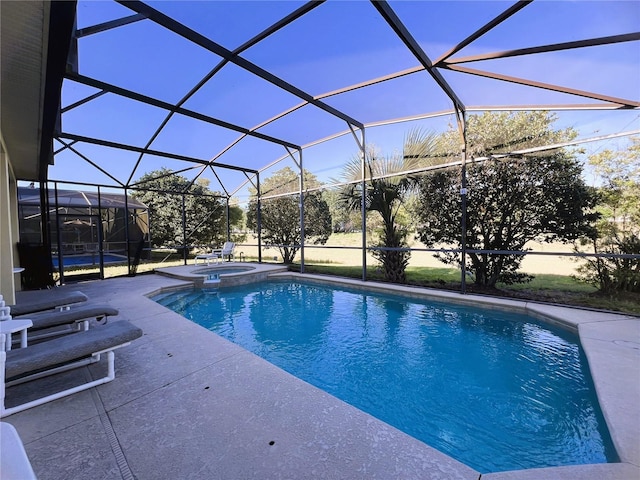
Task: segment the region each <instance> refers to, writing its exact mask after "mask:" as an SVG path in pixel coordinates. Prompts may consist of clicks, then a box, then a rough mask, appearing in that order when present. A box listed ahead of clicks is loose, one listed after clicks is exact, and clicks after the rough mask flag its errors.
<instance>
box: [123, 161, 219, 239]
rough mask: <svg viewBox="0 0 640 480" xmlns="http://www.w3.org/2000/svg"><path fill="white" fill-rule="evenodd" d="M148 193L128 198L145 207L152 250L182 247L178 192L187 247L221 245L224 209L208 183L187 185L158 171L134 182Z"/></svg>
mask: <svg viewBox="0 0 640 480" xmlns="http://www.w3.org/2000/svg"><path fill="white" fill-rule="evenodd" d="M138 181H139V182H140V183H141V184H142V185H143V186H144V187H145V188H148V189H149V190H138V191H135V192H134V193H133V194H132V196H133V197H135V198H137V199H138V200H140V201H141V202H143V203H144V204H146V205H147V206H148V207H149V217H150V230H151V241H152V244H153V245H154V246H156V247H159V246H166V245H170V246H175V245H182V244H183V241H184V235H183V229H182V197H183V195H182V193H185V195H184V205H185V213H186V236H187V244H188V245H192V244H206V245H209V244H211V245H221V244H222V242H224V241H225V240H226V217H225V207H224V204H223V201H222V199H221V198H220V197H218V196H215V192H211V191H210V190H209V188H208V181H206V180H202V181H199V182H197V183H194V184H193V185H191V181H190V180H189V179H187V178H186V177H183V176H181V175H174V174H171V170H169V169H167V168H161V169H160V170H154V171H151V172H148V173H145V174H144V175H143V176H142V177H140V179H139V180H138Z"/></svg>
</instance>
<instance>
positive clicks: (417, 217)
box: [135, 112, 640, 293]
mask: <svg viewBox="0 0 640 480" xmlns="http://www.w3.org/2000/svg"><path fill="white" fill-rule="evenodd" d="M555 121H556V118H555V116H554V115H553V114H550V113H548V112H518V113H485V114H483V115H471V116H469V117H468V119H467V122H466V138H467V143H466V146H467V152H466V158H467V163H466V167H465V168H464V172H463V168H462V167H461V162H460V160H461V154H460V144H461V141H460V134H459V133H458V129H457V127H456V126H454V125H451V126H450V127H449V129H448V130H447V131H446V132H444V133H442V134H435V133H433V132H426V131H422V130H412V131H410V132H409V133H408V134H407V135H406V137H405V141H404V146H403V151H402V152H398V153H394V154H390V155H385V154H383V153H381V152H380V151H378V150H377V149H376V148H375V147H369V148H368V149H367V151H366V152H365V153H364V166H365V177H366V182H365V183H364V186H363V183H362V181H361V177H362V164H363V162H362V159H361V157H360V155H356V156H354V157H353V158H352V159H351V160H350V161H348V162H347V163H346V165H345V167H344V169H343V172H342V178H340V179H333V181H332V183H333V184H340V185H342V186H341V187H338V188H335V187H333V188H327V189H322V188H320V187H322V184H321V182H320V181H319V180H318V179H317V177H315V176H314V175H313V174H311V173H310V172H307V171H304V173H303V174H304V185H305V192H304V193H303V195H302V204H303V210H304V239H305V243H306V244H324V243H326V241H327V240H328V238H329V236H330V235H331V234H332V233H334V232H340V231H350V230H354V229H355V230H357V229H359V228H361V225H362V221H361V210H362V205H363V203H364V208H365V213H366V215H367V217H366V224H367V227H368V233H369V236H368V238H370V239H371V240H370V244H369V245H368V247H370V248H372V250H371V252H372V255H373V257H374V258H375V259H376V260H377V261H378V262H379V264H380V268H381V270H382V271H383V272H384V275H385V278H386V279H387V280H388V281H391V282H397V283H404V282H405V281H406V274H405V270H406V268H407V266H408V264H409V259H410V257H411V252H410V251H409V249H408V247H409V240H410V239H411V238H412V236H413V238H414V239H415V240H418V241H420V242H421V243H422V244H423V245H424V246H425V247H426V248H430V249H443V251H441V252H438V253H436V254H435V256H436V257H437V258H438V259H439V260H440V261H442V262H443V263H445V264H449V265H453V266H456V267H457V268H462V267H463V265H462V264H461V255H460V251H459V250H460V249H459V245H461V239H462V233H461V232H462V227H463V225H464V231H465V236H464V238H465V247H466V251H467V253H466V258H465V265H464V267H465V269H466V270H467V271H468V272H470V273H471V276H472V278H473V281H474V283H475V284H476V285H478V286H483V287H495V286H496V284H497V283H498V282H500V283H505V284H513V283H523V282H527V281H529V280H531V278H532V277H531V276H530V275H528V274H525V273H523V272H522V271H521V270H520V266H521V263H522V260H523V259H524V252H526V251H528V250H529V248H528V247H527V244H528V243H529V242H532V241H536V242H563V243H572V244H573V245H574V249H575V252H576V253H578V252H579V249H580V250H581V251H584V250H585V249H587V250H592V251H593V253H606V254H610V255H611V256H609V257H587V258H586V261H585V262H584V263H583V264H582V265H581V266H580V267H578V268H577V276H578V277H579V278H580V279H582V280H584V281H586V282H588V283H591V284H593V285H595V286H596V287H598V288H599V289H600V290H601V291H604V292H608V293H611V292H616V291H630V292H640V260H639V259H638V258H633V257H632V255H638V254H640V139H638V138H632V139H631V145H630V147H628V148H626V149H624V150H621V151H612V150H603V151H600V152H599V153H597V154H594V155H592V156H590V157H589V158H588V162H587V163H588V165H589V166H590V167H591V168H592V169H593V170H594V172H595V173H596V174H597V176H598V178H600V179H601V181H600V184H599V185H598V186H596V187H592V186H588V185H587V184H586V182H585V181H584V175H583V169H584V166H583V164H582V162H581V161H580V160H579V154H580V153H581V152H580V151H579V150H577V149H575V148H566V147H557V148H553V149H549V148H548V146H550V145H558V144H562V143H565V142H569V141H571V140H573V139H574V138H575V137H576V135H577V132H576V131H575V130H574V129H572V128H566V129H556V128H554V126H553V124H554V122H555ZM164 173H166V171H165V172H164ZM463 174H464V180H465V182H466V188H465V189H464V190H463V189H462V188H461V187H462V182H463V178H462V175H463ZM146 177H147V178H146V180H147V184H152V185H154V187H158V188H156V189H157V190H162V189H163V188H165V187H167V185H166V183H167V182H177V183H178V184H177V186H178V187H179V188H182V189H183V191H187V192H190V193H194V195H190V196H189V208H188V209H187V211H188V212H189V213H188V215H190V217H189V219H188V221H187V222H186V225H187V226H189V228H190V230H189V233H188V237H189V239H190V240H193V241H195V242H196V243H203V244H209V243H213V244H219V243H220V242H222V241H224V240H225V239H226V238H223V237H225V234H226V232H225V231H222V230H221V227H220V226H221V225H224V227H225V229H226V222H221V221H220V218H221V217H222V215H223V212H224V205H223V203H222V200H221V198H220V197H216V196H215V194H212V192H209V191H208V188H207V184H206V183H204V182H200V183H195V184H191V183H190V182H189V181H188V180H187V179H185V178H183V177H180V176H175V175H174V176H173V177H169V176H163V175H162V174H159V172H151V173H149V174H147V176H146ZM175 177H177V180H176V179H175ZM154 178H158V179H159V180H154ZM170 178H173V179H171V180H170ZM170 186H171V187H172V188H173V187H176V185H170ZM298 189H299V177H298V174H297V173H296V172H294V171H293V170H292V169H290V168H288V167H286V168H284V169H282V170H279V171H277V172H275V173H274V174H273V175H272V176H271V177H269V178H267V179H265V180H264V181H263V182H262V184H261V202H260V225H261V234H262V240H263V242H264V245H265V246H266V247H270V246H273V247H274V248H277V249H278V250H279V252H280V254H281V256H282V258H283V261H284V263H287V264H289V263H292V262H293V261H294V259H295V256H296V254H297V253H298V250H299V245H300V243H301V235H302V231H301V228H300V198H299V192H298ZM307 190H308V191H307ZM203 193H204V195H203ZM252 193H253V194H254V195H253V196H252V199H251V200H250V202H249V204H248V207H247V210H246V212H245V216H246V217H245V219H244V221H245V222H246V227H247V228H249V229H250V230H253V231H256V230H257V226H258V199H257V197H256V196H255V194H256V192H255V191H253V192H252ZM135 196H137V197H138V198H139V199H140V200H141V201H143V202H144V203H146V204H147V205H148V206H149V208H150V216H151V226H152V232H153V237H152V238H153V241H154V243H155V244H158V245H159V244H166V243H167V242H175V243H176V244H181V243H182V235H183V234H182V228H181V222H179V221H178V220H179V219H177V218H176V214H175V207H176V204H175V202H176V200H175V198H174V199H173V200H171V202H173V207H172V206H171V205H170V201H169V200H167V199H166V198H164V197H165V195H158V194H157V193H156V194H142V193H141V194H136V195H135ZM180 202H182V200H181V199H180ZM172 208H173V209H174V210H173V212H174V213H171V212H172ZM242 222H243V218H242V211H240V209H239V208H238V207H235V209H234V210H233V215H232V220H231V222H230V223H231V225H236V226H240V225H241V224H242ZM194 226H195V228H194ZM188 243H189V242H188ZM445 249H454V251H449V252H447V251H444V250H445ZM495 252H499V253H495ZM510 252H517V253H510Z"/></svg>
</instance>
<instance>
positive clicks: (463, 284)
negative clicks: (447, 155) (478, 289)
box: [456, 109, 467, 295]
mask: <svg viewBox="0 0 640 480" xmlns="http://www.w3.org/2000/svg"><path fill="white" fill-rule="evenodd" d="M456 117H457V120H458V132H459V133H460V137H461V145H460V149H461V158H460V160H461V164H462V167H461V171H460V199H461V206H460V208H461V219H460V242H461V248H460V250H461V254H460V255H461V261H460V263H461V265H460V271H461V274H460V275H461V276H460V293H462V294H463V295H464V294H465V293H467V126H466V121H465V120H466V119H465V113H464V112H461V111H459V110H457V109H456Z"/></svg>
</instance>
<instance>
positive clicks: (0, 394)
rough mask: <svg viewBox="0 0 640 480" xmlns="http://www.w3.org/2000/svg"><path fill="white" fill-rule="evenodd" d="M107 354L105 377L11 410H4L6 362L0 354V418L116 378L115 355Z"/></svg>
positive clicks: (3, 353) (4, 356)
mask: <svg viewBox="0 0 640 480" xmlns="http://www.w3.org/2000/svg"><path fill="white" fill-rule="evenodd" d="M106 353H107V375H106V376H104V377H102V378H99V379H98V380H94V381H92V382H89V383H83V384H82V385H78V386H77V387H73V388H69V389H68V390H64V391H62V392H58V393H53V394H51V395H48V396H46V397H42V398H38V399H37V400H33V401H31V402H27V403H23V404H22V405H17V406H15V407H11V408H5V406H4V400H5V386H4V385H5V384H4V375H5V374H4V363H5V360H6V353H5V352H2V353H0V363H1V364H2V373H0V380H2V386H0V389H1V390H0V398H1V399H2V403H1V405H0V418H1V417H7V416H9V415H13V414H14V413H18V412H22V411H23V410H27V409H29V408H33V407H37V406H39V405H43V404H45V403H47V402H52V401H53V400H58V399H59V398H64V397H67V396H69V395H73V394H74V393H78V392H82V391H83V390H88V389H89V388H93V387H97V386H98V385H102V384H103V383H108V382H110V381H112V380H113V379H114V378H116V373H115V371H116V369H115V353H114V352H113V350H109V351H108V352H106Z"/></svg>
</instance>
